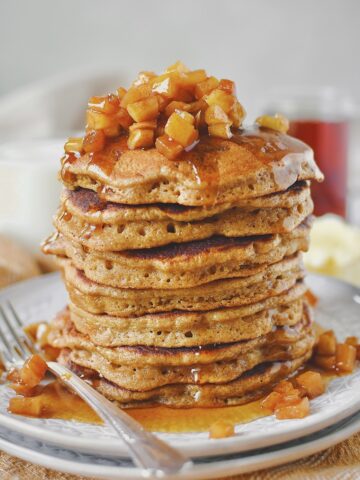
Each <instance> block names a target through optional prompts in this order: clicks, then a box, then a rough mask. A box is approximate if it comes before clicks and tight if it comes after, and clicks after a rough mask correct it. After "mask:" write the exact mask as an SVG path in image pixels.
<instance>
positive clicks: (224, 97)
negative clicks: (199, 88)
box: [205, 88, 235, 113]
mask: <svg viewBox="0 0 360 480" xmlns="http://www.w3.org/2000/svg"><path fill="white" fill-rule="evenodd" d="M205 101H206V103H207V104H208V105H209V107H210V106H211V105H218V106H219V107H221V108H222V109H223V111H224V112H225V113H229V112H230V110H231V109H232V107H233V106H234V103H235V97H234V96H233V95H229V94H228V93H226V92H224V90H220V88H216V89H215V90H213V91H212V92H211V93H210V94H209V95H206V96H205Z"/></svg>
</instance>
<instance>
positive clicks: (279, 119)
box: [256, 113, 290, 133]
mask: <svg viewBox="0 0 360 480" xmlns="http://www.w3.org/2000/svg"><path fill="white" fill-rule="evenodd" d="M256 123H257V124H258V125H259V126H260V127H266V128H271V129H272V130H277V131H278V132H281V133H286V132H287V131H288V130H289V126H290V124H289V120H288V119H287V118H286V117H284V115H281V114H280V113H276V114H275V115H274V116H271V115H262V116H261V117H258V118H257V119H256Z"/></svg>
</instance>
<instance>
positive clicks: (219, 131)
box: [209, 123, 233, 140]
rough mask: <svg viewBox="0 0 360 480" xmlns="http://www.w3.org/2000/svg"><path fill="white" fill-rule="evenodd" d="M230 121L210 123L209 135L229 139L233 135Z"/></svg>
mask: <svg viewBox="0 0 360 480" xmlns="http://www.w3.org/2000/svg"><path fill="white" fill-rule="evenodd" d="M230 126H231V124H230V123H217V124H216V125H209V135H210V136H212V137H218V138H224V139H225V140H226V139H229V138H231V137H232V135H233V134H232V131H231V128H230Z"/></svg>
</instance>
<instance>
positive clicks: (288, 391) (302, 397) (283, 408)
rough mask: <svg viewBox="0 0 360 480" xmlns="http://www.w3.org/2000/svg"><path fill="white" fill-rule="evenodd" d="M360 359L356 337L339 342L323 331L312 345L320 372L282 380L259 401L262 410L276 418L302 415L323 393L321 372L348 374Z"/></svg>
mask: <svg viewBox="0 0 360 480" xmlns="http://www.w3.org/2000/svg"><path fill="white" fill-rule="evenodd" d="M357 359H358V360H359V359H360V343H359V340H358V338H357V337H348V338H347V339H346V340H345V343H338V342H337V339H336V336H335V333H334V332H333V331H332V330H329V331H326V332H323V333H322V334H321V335H320V336H319V338H318V341H317V344H316V346H315V352H314V356H313V358H312V360H311V362H312V363H313V364H315V366H316V367H320V369H321V372H319V371H312V370H306V371H304V372H303V373H301V374H300V375H298V376H297V377H295V378H293V379H291V381H285V380H284V381H282V382H280V383H279V384H278V385H276V386H275V387H274V389H273V391H272V392H271V393H269V395H268V396H267V397H265V398H264V400H262V402H261V405H262V407H263V408H264V409H267V410H270V411H271V412H272V413H274V414H275V416H276V418H278V419H279V420H283V419H290V418H303V417H306V416H307V415H309V413H310V403H309V399H312V398H315V397H318V396H319V395H322V394H323V393H324V392H325V382H324V375H326V374H328V373H333V374H334V375H343V374H347V373H351V372H352V371H353V370H354V368H355V364H356V360H357Z"/></svg>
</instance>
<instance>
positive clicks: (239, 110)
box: [228, 100, 246, 128]
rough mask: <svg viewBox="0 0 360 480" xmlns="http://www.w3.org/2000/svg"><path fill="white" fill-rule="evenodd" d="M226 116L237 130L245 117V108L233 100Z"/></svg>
mask: <svg viewBox="0 0 360 480" xmlns="http://www.w3.org/2000/svg"><path fill="white" fill-rule="evenodd" d="M228 115H229V118H230V120H231V121H232V123H233V125H234V127H236V128H239V127H240V125H241V124H242V122H243V120H244V118H245V116H246V112H245V108H244V107H243V106H242V105H241V103H240V102H238V101H237V100H235V102H234V105H233V106H232V107H231V109H230V112H229V114H228Z"/></svg>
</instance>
